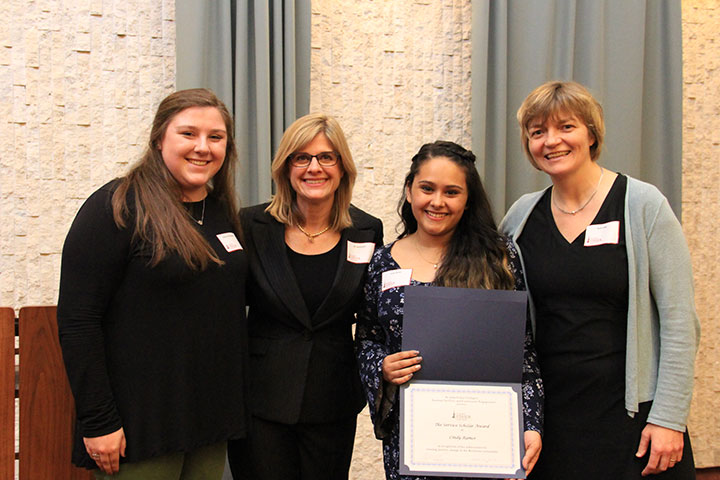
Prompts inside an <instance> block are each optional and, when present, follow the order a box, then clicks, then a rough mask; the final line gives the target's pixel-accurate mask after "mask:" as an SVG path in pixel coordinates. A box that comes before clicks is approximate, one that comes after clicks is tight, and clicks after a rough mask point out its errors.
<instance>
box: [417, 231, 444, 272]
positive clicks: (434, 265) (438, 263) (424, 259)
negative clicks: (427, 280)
mask: <svg viewBox="0 0 720 480" xmlns="http://www.w3.org/2000/svg"><path fill="white" fill-rule="evenodd" d="M413 243H414V244H415V250H417V252H418V255H420V258H421V259H422V260H423V261H424V262H426V263H429V264H430V265H432V266H433V268H434V269H435V270H437V268H438V267H439V266H440V262H441V261H442V258H441V259H440V260H438V261H437V262H431V261H430V260H428V259H427V258H425V257H424V256H423V254H422V252H421V251H420V243H419V241H418V239H417V235H415V241H414V242H413Z"/></svg>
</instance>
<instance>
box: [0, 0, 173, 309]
mask: <svg viewBox="0 0 720 480" xmlns="http://www.w3.org/2000/svg"><path fill="white" fill-rule="evenodd" d="M174 12H175V3H174V0H161V1H151V2H147V1H143V0H73V1H71V2H68V1H60V0H35V1H28V0H5V1H4V2H3V17H4V18H3V20H2V21H0V125H2V126H3V135H1V136H0V219H1V220H0V251H1V252H2V253H1V254H0V305H5V306H11V307H15V308H19V307H21V306H26V305H37V304H53V303H55V302H56V301H57V286H58V281H59V267H60V252H61V249H62V242H63V240H64V238H65V234H66V233H67V231H68V228H69V226H70V222H71V221H72V219H73V218H74V216H75V213H76V212H77V210H78V208H79V207H80V205H81V204H82V202H83V201H84V200H85V198H87V197H88V196H89V195H90V193H92V192H93V191H94V190H95V189H96V188H97V187H99V186H101V185H103V184H104V183H106V182H107V181H109V180H111V179H112V178H113V177H115V176H117V175H119V174H120V173H122V172H124V171H125V170H127V167H128V164H130V163H132V162H133V161H134V160H135V159H136V158H137V157H138V156H139V154H140V153H141V151H142V149H143V142H144V141H145V139H146V136H147V132H148V131H149V126H150V122H151V120H152V115H153V113H154V109H155V106H156V105H157V103H158V102H159V101H160V100H161V99H162V98H163V97H164V96H165V95H166V94H167V93H169V92H171V91H172V90H173V88H174V83H175V26H174V22H173V19H174Z"/></svg>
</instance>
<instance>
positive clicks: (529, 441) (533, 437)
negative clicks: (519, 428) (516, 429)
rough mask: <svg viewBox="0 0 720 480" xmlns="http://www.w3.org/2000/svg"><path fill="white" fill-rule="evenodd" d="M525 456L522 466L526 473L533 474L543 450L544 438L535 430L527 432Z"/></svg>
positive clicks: (525, 436)
mask: <svg viewBox="0 0 720 480" xmlns="http://www.w3.org/2000/svg"><path fill="white" fill-rule="evenodd" d="M524 439H525V456H524V457H523V459H522V466H523V468H524V469H525V473H526V474H529V473H530V472H532V469H533V467H535V464H536V463H537V461H538V457H539V456H540V450H542V437H541V436H540V434H539V433H538V432H536V431H534V430H525V435H524Z"/></svg>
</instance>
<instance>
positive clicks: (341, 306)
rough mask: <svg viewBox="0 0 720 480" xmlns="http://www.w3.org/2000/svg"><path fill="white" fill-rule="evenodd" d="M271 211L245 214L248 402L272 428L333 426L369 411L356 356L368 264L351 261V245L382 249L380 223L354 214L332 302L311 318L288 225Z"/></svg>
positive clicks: (354, 210)
mask: <svg viewBox="0 0 720 480" xmlns="http://www.w3.org/2000/svg"><path fill="white" fill-rule="evenodd" d="M266 207H267V204H263V205H256V206H254V207H249V208H246V209H243V210H242V213H241V218H242V223H243V235H244V243H245V245H244V247H245V249H246V250H247V254H248V259H249V264H250V272H249V276H248V279H247V302H248V305H249V307H250V309H249V314H248V329H249V340H250V348H249V349H250V368H249V375H250V382H249V383H250V390H249V403H250V410H251V412H252V413H253V415H255V416H258V417H261V418H264V419H267V420H271V421H274V422H279V423H285V424H294V423H297V422H329V421H335V420H339V419H341V418H343V417H347V416H350V415H355V414H357V413H358V412H359V411H360V410H361V409H362V408H363V406H364V405H365V396H364V395H363V392H362V387H361V384H360V378H359V376H358V371H357V365H356V362H355V355H354V352H353V338H352V324H353V323H354V322H355V313H356V312H357V310H358V308H359V303H360V299H361V297H362V288H363V284H364V283H365V272H366V270H367V264H366V263H364V264H356V263H351V262H348V261H347V243H348V241H351V242H357V243H362V242H374V243H375V247H376V248H377V247H379V246H381V245H382V241H383V228H382V222H381V221H380V220H379V219H377V218H375V217H373V216H371V215H368V214H367V213H365V212H363V211H362V210H360V209H358V208H355V207H353V206H351V207H350V215H351V217H352V220H353V226H352V227H349V228H346V229H344V230H343V231H342V232H341V237H340V248H341V251H340V263H339V265H338V268H337V271H336V274H335V279H334V281H333V284H332V287H331V288H330V292H329V293H328V295H327V297H326V298H325V300H324V301H323V303H322V304H321V305H320V307H319V308H318V310H317V312H316V313H315V316H314V317H313V318H311V317H310V314H309V312H308V309H307V307H306V305H305V301H304V299H303V297H302V294H301V293H300V288H299V287H298V285H297V281H296V279H295V275H294V273H293V270H292V267H291V266H290V261H289V259H288V256H287V253H286V245H285V225H283V224H281V223H279V222H278V221H276V220H275V219H274V218H273V217H272V216H271V215H269V214H267V213H265V211H264V210H265V208H266Z"/></svg>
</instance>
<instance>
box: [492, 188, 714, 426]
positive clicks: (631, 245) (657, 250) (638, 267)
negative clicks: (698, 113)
mask: <svg viewBox="0 0 720 480" xmlns="http://www.w3.org/2000/svg"><path fill="white" fill-rule="evenodd" d="M543 193H545V190H541V191H539V192H534V193H529V194H526V195H523V196H522V197H520V198H519V199H518V200H517V201H516V202H515V203H514V204H513V206H512V207H510V210H508V212H507V214H506V215H505V218H504V219H503V221H502V222H501V224H500V230H501V231H503V232H504V233H505V234H507V235H509V236H510V237H512V239H513V241H515V244H516V245H517V239H518V237H519V236H520V234H521V233H522V231H523V227H524V226H525V222H526V221H527V219H528V217H529V216H530V212H532V210H533V208H535V205H536V204H537V202H538V201H539V200H540V198H541V197H542V195H543ZM625 240H626V244H627V258H628V282H629V285H628V287H629V288H628V296H629V298H628V316H627V353H626V365H625V408H626V410H627V411H628V414H629V415H630V416H633V415H634V414H635V413H637V411H638V404H639V403H641V402H647V401H650V400H652V401H653V405H652V409H651V410H650V414H649V416H648V423H653V424H656V425H660V426H662V427H667V428H671V429H673V430H678V431H684V430H685V425H686V422H687V416H688V412H689V410H690V400H691V398H692V389H693V371H694V366H695V353H696V351H697V346H698V342H699V340H700V322H699V321H698V317H697V313H696V311H695V294H694V289H693V275H692V267H691V265H690V252H689V250H688V247H687V244H686V242H685V237H684V236H683V232H682V227H681V226H680V222H678V220H677V218H675V215H674V214H673V212H672V210H671V209H670V205H669V204H668V202H667V200H666V199H665V197H664V196H663V195H662V193H660V191H659V190H658V189H657V188H655V187H654V186H653V185H650V184H648V183H645V182H641V181H640V180H636V179H634V178H630V177H628V183H627V192H626V194H625ZM517 250H518V252H519V253H520V261H521V262H523V258H522V251H521V250H520V247H519V245H518V247H517ZM523 266H524V262H523ZM526 284H527V282H526ZM528 290H529V293H530V292H532V285H528ZM530 315H531V319H532V322H533V328H534V327H535V310H534V308H533V304H532V297H531V298H530Z"/></svg>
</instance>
